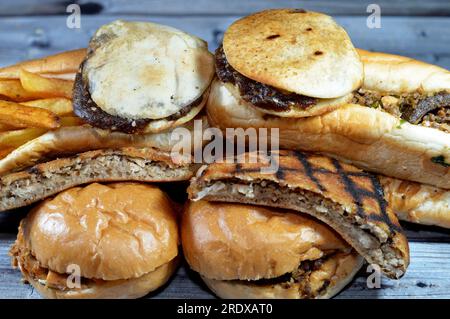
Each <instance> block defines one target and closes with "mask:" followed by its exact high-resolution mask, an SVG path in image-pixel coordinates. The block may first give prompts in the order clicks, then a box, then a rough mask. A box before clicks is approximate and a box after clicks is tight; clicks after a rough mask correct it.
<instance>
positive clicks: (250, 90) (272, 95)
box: [216, 46, 317, 112]
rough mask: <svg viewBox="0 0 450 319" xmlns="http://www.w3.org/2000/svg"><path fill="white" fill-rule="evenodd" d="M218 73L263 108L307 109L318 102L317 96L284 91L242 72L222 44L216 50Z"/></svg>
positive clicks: (281, 110)
mask: <svg viewBox="0 0 450 319" xmlns="http://www.w3.org/2000/svg"><path fill="white" fill-rule="evenodd" d="M216 73H217V76H218V78H219V79H220V80H221V81H222V82H224V83H232V84H233V85H236V86H237V87H238V89H239V92H240V94H241V97H242V99H243V100H244V101H246V102H249V103H251V104H252V105H255V106H257V107H260V108H262V109H267V110H274V111H280V112H286V111H289V110H291V109H300V110H305V109H308V108H309V107H311V106H314V105H315V104H317V99H315V98H312V97H308V96H304V95H300V94H296V93H291V92H283V91H281V90H279V89H276V88H274V87H273V86H269V85H266V84H263V83H260V82H257V81H253V80H251V79H249V78H247V77H245V76H244V75H242V74H240V73H239V72H237V71H236V70H235V69H234V68H233V67H232V66H231V65H230V64H229V63H228V61H227V58H226V56H225V53H224V51H223V47H222V46H220V47H219V48H218V49H217V50H216Z"/></svg>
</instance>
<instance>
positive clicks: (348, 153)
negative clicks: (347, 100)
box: [207, 80, 450, 189]
mask: <svg viewBox="0 0 450 319" xmlns="http://www.w3.org/2000/svg"><path fill="white" fill-rule="evenodd" d="M207 113H208V119H209V123H210V125H211V126H215V127H219V128H220V129H222V130H225V129H226V128H233V127H234V128H236V127H241V128H244V129H247V128H256V129H258V128H268V129H279V146H280V148H284V149H296V150H306V151H314V152H320V153H322V154H326V155H328V156H331V157H334V158H337V159H340V160H344V161H347V162H350V163H352V164H354V165H356V166H358V167H361V168H363V169H366V170H369V171H373V172H377V173H380V174H383V175H386V176H392V177H396V178H399V179H404V180H411V181H416V182H419V183H425V184H430V185H433V186H436V187H440V188H444V189H450V166H449V163H450V134H449V133H446V132H444V131H442V130H439V129H435V128H431V127H424V126H421V125H414V124H410V123H408V122H405V121H402V120H401V119H400V118H398V117H396V116H394V115H391V114H389V113H387V112H384V111H382V110H380V109H376V108H371V107H366V106H361V105H356V104H348V105H345V106H342V107H340V108H339V109H337V110H334V111H331V112H328V113H326V114H323V115H320V116H314V117H309V118H299V119H294V118H281V117H277V116H271V115H268V114H265V113H263V112H261V111H259V110H257V109H256V108H254V107H252V106H251V105H249V104H248V103H247V102H245V101H243V100H242V99H241V98H240V96H239V92H238V90H237V89H236V88H235V87H234V86H232V85H230V84H228V83H227V84H223V83H222V82H220V81H218V80H216V81H214V82H213V84H212V88H211V92H210V97H209V100H208V104H207Z"/></svg>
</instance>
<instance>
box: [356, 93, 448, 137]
mask: <svg viewBox="0 0 450 319" xmlns="http://www.w3.org/2000/svg"><path fill="white" fill-rule="evenodd" d="M352 102H353V103H357V104H361V105H365V106H369V107H373V108H381V109H382V110H384V111H386V112H388V113H390V114H392V115H394V116H397V117H399V118H402V119H403V120H405V121H407V122H409V123H411V124H419V125H422V126H427V127H432V128H437V129H439V130H441V131H444V132H447V133H450V93H447V92H438V93H434V94H421V93H418V92H415V93H409V94H402V95H389V94H382V93H379V92H374V91H369V90H363V89H360V90H358V91H356V92H355V94H354V97H353V101H352Z"/></svg>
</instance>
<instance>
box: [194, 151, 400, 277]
mask: <svg viewBox="0 0 450 319" xmlns="http://www.w3.org/2000/svg"><path fill="white" fill-rule="evenodd" d="M273 154H276V155H273ZM273 154H272V156H271V158H272V159H273V160H275V161H277V163H278V169H277V170H276V172H275V173H273V174H272V173H270V174H268V173H265V172H264V173H262V172H261V171H260V169H261V168H262V167H266V168H267V167H268V164H267V158H264V156H263V155H259V156H257V158H259V160H258V161H257V163H251V162H249V160H248V159H247V160H246V161H245V162H244V163H227V162H224V163H213V164H210V165H208V166H205V167H203V168H200V169H199V171H198V172H197V176H196V178H194V179H192V180H191V184H190V186H189V188H188V193H189V198H190V199H191V200H194V201H196V200H200V199H204V200H208V201H225V202H236V203H247V204H254V205H261V206H271V207H278V208H285V209H291V210H294V211H298V212H302V213H306V214H310V215H312V216H314V217H316V218H318V219H319V220H321V221H322V222H324V223H326V224H327V225H329V226H331V227H332V228H333V229H334V230H336V232H338V233H339V234H340V235H341V236H342V237H343V238H344V239H345V240H346V241H347V242H349V243H350V244H351V245H352V246H353V247H354V248H355V249H356V251H357V252H358V253H359V254H361V255H362V256H363V257H364V258H365V259H366V260H367V261H368V262H369V263H373V264H377V265H379V266H380V268H381V270H382V271H383V272H384V273H385V274H386V275H387V276H389V277H391V278H400V277H401V276H403V275H404V273H405V271H406V268H407V267H408V264H409V248H408V242H407V239H406V236H405V234H404V233H403V230H402V228H401V227H400V225H399V223H398V220H397V218H396V216H395V215H394V213H393V212H392V211H391V209H390V207H388V205H387V202H386V200H385V198H384V194H383V189H382V186H381V184H380V182H379V180H378V179H377V177H376V176H374V175H371V174H369V173H366V172H363V171H361V170H359V169H358V168H356V167H354V166H351V165H348V164H344V163H341V162H339V161H337V160H335V159H331V158H327V157H324V156H320V155H313V154H307V153H302V152H298V151H284V150H281V151H279V153H278V152H275V153H273ZM247 156H248V157H251V156H253V154H247ZM254 162H255V161H254Z"/></svg>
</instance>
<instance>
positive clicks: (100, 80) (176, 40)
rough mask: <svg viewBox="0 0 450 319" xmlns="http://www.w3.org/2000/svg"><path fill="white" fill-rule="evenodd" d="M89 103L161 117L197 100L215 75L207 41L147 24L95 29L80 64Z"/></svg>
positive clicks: (128, 113)
mask: <svg viewBox="0 0 450 319" xmlns="http://www.w3.org/2000/svg"><path fill="white" fill-rule="evenodd" d="M81 73H82V78H83V82H84V83H87V84H88V87H89V93H90V95H91V98H92V100H93V101H94V102H95V103H96V105H97V106H98V107H99V108H101V109H102V110H103V111H105V112H107V113H108V114H110V115H115V116H120V117H122V118H129V119H134V120H138V119H162V118H165V117H168V116H170V115H172V114H175V113H176V112H178V111H180V110H181V109H182V108H183V107H185V106H187V105H189V104H191V103H192V102H194V101H196V100H197V99H198V98H199V97H200V96H201V95H202V94H203V93H204V92H205V91H206V89H207V88H208V87H209V85H210V83H211V80H212V78H213V76H214V59H213V56H212V54H211V53H210V52H209V51H208V45H207V44H206V42H205V41H203V40H201V39H199V38H197V37H194V36H192V35H189V34H187V33H185V32H182V31H180V30H177V29H175V28H172V27H168V26H163V25H159V24H155V23H150V22H126V21H122V20H118V21H114V22H112V23H110V24H107V25H104V26H102V27H100V29H98V30H97V32H96V33H95V34H94V36H93V38H92V39H91V41H90V44H89V54H88V56H87V57H86V60H85V61H84V62H83V64H82V70H81Z"/></svg>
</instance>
